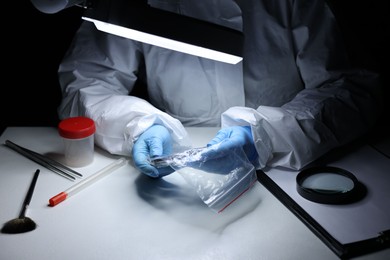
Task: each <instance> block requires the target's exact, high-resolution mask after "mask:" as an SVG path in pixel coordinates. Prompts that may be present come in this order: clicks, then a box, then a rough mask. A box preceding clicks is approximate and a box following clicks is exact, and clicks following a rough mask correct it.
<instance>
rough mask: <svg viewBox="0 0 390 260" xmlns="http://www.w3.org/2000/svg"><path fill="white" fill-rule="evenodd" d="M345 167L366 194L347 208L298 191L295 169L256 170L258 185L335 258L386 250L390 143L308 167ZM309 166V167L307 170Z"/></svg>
mask: <svg viewBox="0 0 390 260" xmlns="http://www.w3.org/2000/svg"><path fill="white" fill-rule="evenodd" d="M313 165H315V166H318V165H321V166H333V167H338V168H342V169H345V170H347V171H349V172H351V173H353V175H355V176H356V178H357V179H358V180H359V181H360V182H361V183H362V184H363V185H365V188H366V194H365V196H364V197H363V198H362V199H361V200H359V201H357V202H354V203H350V204H342V205H335V204H321V203H316V202H312V201H309V200H307V199H305V198H303V197H302V196H301V195H299V193H298V192H297V187H296V176H297V175H298V173H299V172H298V171H291V170H286V169H279V168H272V169H264V170H263V171H261V170H258V171H257V177H258V180H259V182H260V183H261V184H262V185H264V186H265V187H266V188H267V189H268V190H269V191H270V192H271V193H272V194H273V195H274V196H275V197H277V198H278V199H279V201H281V202H282V203H283V204H284V205H285V206H286V207H287V208H288V209H289V210H290V211H291V212H292V213H293V214H295V215H296V216H297V217H298V218H299V219H300V220H301V221H302V222H303V223H304V224H305V225H306V226H307V227H308V228H309V229H310V230H312V232H314V233H315V234H316V235H317V236H318V237H319V238H320V239H321V240H322V241H323V242H324V243H325V244H326V245H327V246H328V247H329V248H330V249H331V250H332V251H333V252H334V253H335V254H336V255H337V256H339V257H340V258H351V257H357V256H361V255H364V254H368V253H372V252H375V251H379V250H382V249H385V248H389V247H390V139H389V138H387V139H385V140H384V141H382V142H381V143H379V144H377V145H373V144H364V145H354V146H352V147H348V149H342V150H340V151H334V152H332V153H329V155H327V156H324V157H323V158H322V159H321V160H318V161H316V162H314V163H313ZM313 165H311V166H309V167H312V166H313Z"/></svg>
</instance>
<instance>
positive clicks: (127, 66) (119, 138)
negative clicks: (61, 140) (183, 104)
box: [58, 22, 189, 155]
mask: <svg viewBox="0 0 390 260" xmlns="http://www.w3.org/2000/svg"><path fill="white" fill-rule="evenodd" d="M141 60H142V51H141V48H140V46H139V45H138V43H136V42H133V41H130V40H127V39H124V38H120V37H117V36H113V35H109V34H106V33H102V32H99V31H97V30H96V29H95V28H94V25H93V24H92V23H89V22H84V23H83V24H82V26H81V27H80V29H79V31H78V32H77V34H76V36H75V38H74V41H73V43H72V44H71V46H70V48H69V50H68V52H67V53H66V55H65V57H64V59H63V61H62V63H61V64H60V67H59V72H58V75H59V80H60V84H61V88H62V94H63V99H62V102H61V104H60V106H59V108H58V113H59V117H60V119H63V118H67V117H71V116H80V115H82V116H87V117H90V118H91V119H93V120H94V121H95V124H96V134H95V142H96V144H97V145H98V146H100V147H101V148H103V149H105V150H107V151H108V152H110V153H112V154H121V155H129V154H130V152H131V149H132V146H133V142H134V141H135V140H136V139H137V138H138V136H139V135H140V134H141V133H142V132H144V131H145V130H146V129H147V128H148V127H150V126H151V125H153V124H162V125H164V126H166V127H167V128H168V129H169V131H170V132H171V134H172V137H173V140H174V146H175V147H180V146H188V145H189V140H188V136H187V133H186V131H185V129H184V127H183V126H182V124H181V123H180V122H179V121H178V120H176V119H174V118H173V117H171V116H170V115H168V114H166V113H164V112H162V111H161V110H158V109H157V108H155V107H154V106H152V105H151V104H150V103H148V102H147V101H145V100H143V99H140V98H137V97H135V96H129V93H130V92H131V90H132V89H133V86H134V84H135V82H136V80H137V78H138V74H139V63H140V62H141Z"/></svg>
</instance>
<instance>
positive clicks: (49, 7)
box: [31, 0, 85, 14]
mask: <svg viewBox="0 0 390 260" xmlns="http://www.w3.org/2000/svg"><path fill="white" fill-rule="evenodd" d="M84 1H85V0H31V3H32V4H33V5H34V7H35V8H37V9H38V10H39V11H41V12H42V13H47V14H54V13H58V12H59V11H61V10H63V9H65V8H68V7H71V6H73V5H77V4H80V3H82V2H84Z"/></svg>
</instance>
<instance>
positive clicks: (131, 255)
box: [0, 127, 390, 260]
mask: <svg viewBox="0 0 390 260" xmlns="http://www.w3.org/2000/svg"><path fill="white" fill-rule="evenodd" d="M188 131H189V133H190V136H191V138H192V140H193V144H194V146H202V145H205V144H206V143H207V141H209V140H210V138H212V137H213V136H214V134H215V133H216V131H217V128H188ZM7 139H8V140H11V141H13V142H15V143H17V144H19V145H21V146H23V147H26V148H29V149H31V150H34V151H36V152H39V153H42V154H46V155H48V156H51V157H53V158H60V157H59V156H60V155H61V152H62V140H61V139H60V137H59V136H58V134H57V130H56V129H55V128H50V127H10V128H7V129H6V130H5V132H4V133H3V135H2V136H1V138H0V143H1V144H3V143H4V142H5V140H7ZM116 158H117V157H115V156H110V155H109V154H107V153H105V152H104V151H102V150H101V149H99V148H96V151H95V160H94V162H93V163H92V164H91V165H89V166H86V167H83V168H78V169H77V170H78V171H79V172H81V173H83V174H84V176H85V177H87V176H89V175H90V174H93V173H94V172H96V171H98V170H99V169H101V168H103V167H104V166H106V165H108V164H109V163H110V162H112V161H114V160H115V159H116ZM38 168H39V169H40V170H41V174H40V176H39V179H38V182H37V186H36V188H35V192H34V195H33V198H32V201H31V204H30V207H29V209H28V210H27V216H29V217H31V218H32V219H33V220H34V221H35V222H36V223H37V224H38V227H37V228H36V229H35V230H34V231H31V232H28V233H23V234H13V235H9V234H0V259H5V260H13V259H15V260H16V259H17V260H23V259H29V260H31V259H39V260H45V259H50V260H60V259H64V260H76V259H83V260H89V259H91V260H92V259H93V260H99V259H104V260H106V259H113V260H116V259H126V260H127V259H137V260H138V259H159V260H160V259H178V260H183V259H212V260H218V259H223V260H229V259H231V260H238V259H245V260H251V259H299V260H303V259H327V260H328V259H338V257H337V256H336V255H335V254H334V253H333V252H332V251H331V250H330V249H329V248H328V247H327V246H326V245H325V244H324V243H323V242H322V241H321V240H320V239H319V238H317V237H316V236H315V235H314V234H313V233H312V232H311V231H310V230H309V229H308V228H307V227H306V226H305V225H304V224H303V223H302V222H301V221H300V220H299V219H297V218H296V217H295V216H294V215H293V214H292V213H291V212H290V211H289V210H288V209H287V208H285V207H284V206H283V205H282V204H281V203H280V202H279V201H278V200H277V199H276V198H275V197H274V196H273V195H272V194H271V193H270V192H268V190H267V189H265V188H264V187H263V186H262V185H261V184H260V183H258V182H257V183H256V184H255V185H254V186H253V188H252V189H251V190H249V191H248V192H247V193H245V194H244V195H243V196H242V197H240V198H239V199H238V200H237V201H236V202H235V203H233V204H232V205H231V206H229V207H228V208H227V209H225V210H224V211H223V212H222V213H219V214H217V213H215V212H213V211H211V210H210V209H209V208H208V207H207V206H206V205H205V204H204V203H203V202H202V201H201V200H200V199H199V197H198V196H197V195H196V193H195V191H194V190H193V189H192V187H190V186H189V185H188V184H187V183H186V182H185V181H184V180H183V178H182V177H181V176H180V175H179V174H177V173H176V174H175V173H174V174H172V175H169V176H167V177H164V178H163V179H160V180H153V179H150V178H148V177H145V176H144V175H142V174H140V173H139V172H138V171H137V170H136V169H135V168H134V167H133V166H132V165H131V163H129V164H128V165H125V166H124V167H122V168H120V169H118V170H117V171H115V172H113V173H112V174H110V175H109V176H106V177H104V178H103V179H101V180H99V181H98V182H96V183H95V184H94V185H92V186H90V187H88V188H87V189H85V190H83V191H81V192H80V193H77V194H75V195H74V196H72V197H70V198H68V199H67V200H65V201H63V202H62V203H60V204H58V205H57V206H55V207H49V206H48V200H49V198H51V197H52V196H54V195H56V194H58V193H59V192H61V191H63V190H66V189H67V188H69V187H70V186H72V185H73V184H74V183H73V182H71V181H69V180H67V179H65V178H63V177H61V176H59V175H57V174H55V173H53V172H51V171H49V170H47V169H46V168H43V167H41V166H40V165H38V164H36V163H34V162H32V161H30V160H29V159H27V158H25V157H23V156H21V155H19V154H18V153H16V152H15V151H13V150H11V149H9V148H8V147H5V146H3V145H2V146H0V205H1V210H0V223H1V224H3V223H5V222H6V221H8V220H9V219H11V218H15V217H17V216H18V215H19V212H20V209H21V205H22V202H23V199H24V196H25V194H26V192H27V189H28V186H29V185H30V181H31V179H32V176H33V173H34V171H35V170H36V169H38ZM85 177H84V178H85ZM77 181H79V180H77ZM356 259H390V250H383V251H379V252H376V253H374V254H369V255H364V256H361V257H359V258H356Z"/></svg>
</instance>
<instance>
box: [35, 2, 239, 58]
mask: <svg viewBox="0 0 390 260" xmlns="http://www.w3.org/2000/svg"><path fill="white" fill-rule="evenodd" d="M31 2H32V3H33V5H34V6H35V7H36V8H37V9H38V10H39V11H41V12H43V13H49V14H52V13H57V12H59V11H61V10H63V9H65V8H68V7H71V6H80V7H83V8H85V12H84V14H83V17H82V18H83V19H84V20H86V21H90V22H93V23H94V24H95V26H96V28H97V29H98V30H101V31H104V32H106V33H111V34H115V35H118V36H122V37H126V38H129V39H133V40H136V41H141V42H145V43H148V44H152V45H156V46H159V47H163V48H168V49H171V50H175V51H179V52H184V53H187V54H191V55H195V56H199V57H203V58H208V59H213V60H217V61H221V62H226V63H230V64H237V63H238V62H240V61H241V60H242V45H243V39H244V38H243V34H242V33H241V32H240V31H237V30H234V29H232V28H228V27H225V26H221V25H217V24H214V23H210V22H206V21H203V20H199V19H195V18H192V17H188V16H184V15H179V14H176V13H173V12H169V11H164V10H161V9H158V8H154V7H151V6H150V5H148V4H147V0H31Z"/></svg>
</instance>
